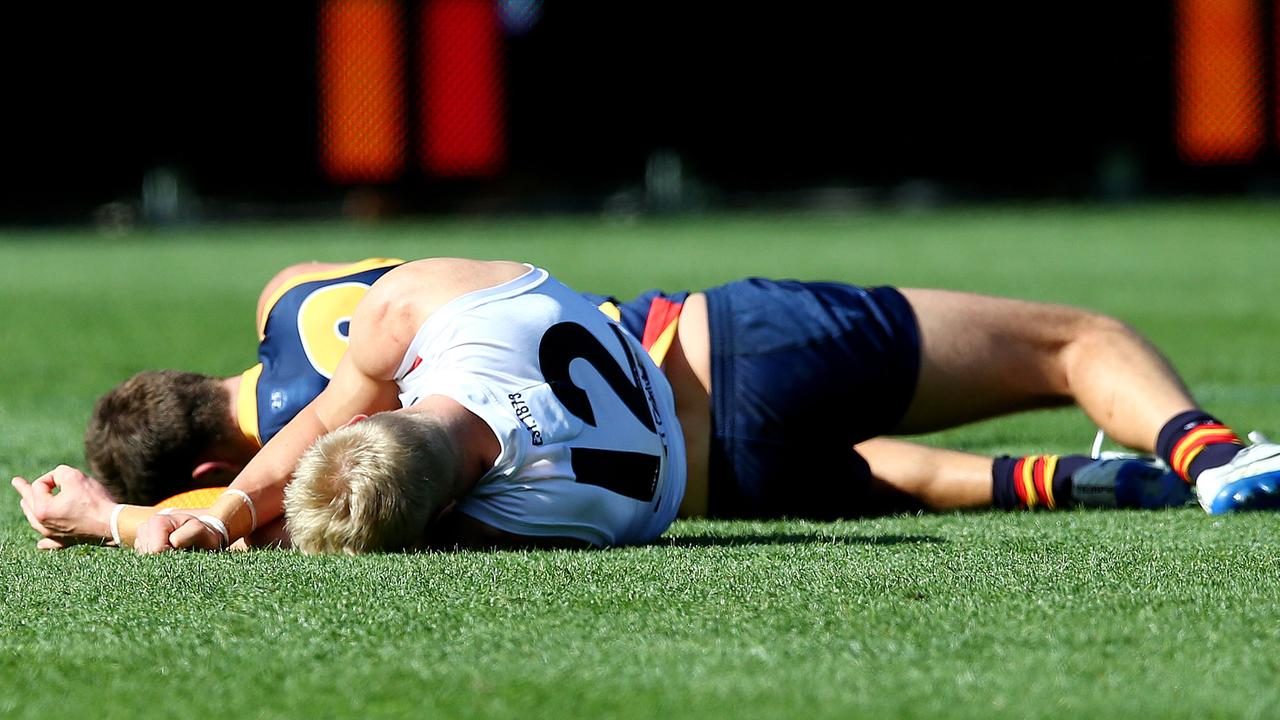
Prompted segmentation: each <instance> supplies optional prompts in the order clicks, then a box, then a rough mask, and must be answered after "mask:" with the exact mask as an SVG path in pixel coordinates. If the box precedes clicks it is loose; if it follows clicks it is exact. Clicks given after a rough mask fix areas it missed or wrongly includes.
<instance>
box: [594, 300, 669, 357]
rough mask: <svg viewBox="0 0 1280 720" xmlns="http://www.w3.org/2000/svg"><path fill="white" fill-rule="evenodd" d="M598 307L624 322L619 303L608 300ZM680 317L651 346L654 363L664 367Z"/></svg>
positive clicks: (615, 319) (610, 316) (612, 318)
mask: <svg viewBox="0 0 1280 720" xmlns="http://www.w3.org/2000/svg"><path fill="white" fill-rule="evenodd" d="M596 309H598V310H599V311H600V312H602V313H604V314H605V317H607V318H609V319H610V320H612V321H614V322H622V311H621V310H619V309H618V306H617V305H614V304H613V303H611V302H609V301H608V300H606V301H604V302H602V303H600V304H599V305H597V306H596ZM678 319H679V318H677V319H676V320H672V321H671V324H670V325H667V327H666V328H664V329H663V331H662V334H661V335H659V336H658V339H657V340H654V341H653V345H651V346H649V350H648V351H649V357H650V358H651V359H652V360H653V364H654V365H657V366H658V367H662V360H663V358H665V357H666V356H667V351H668V350H670V349H671V342H672V341H673V340H675V338H676V325H678V324H679V323H678V322H677V321H678Z"/></svg>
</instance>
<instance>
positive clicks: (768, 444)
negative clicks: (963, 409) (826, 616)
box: [706, 278, 920, 519]
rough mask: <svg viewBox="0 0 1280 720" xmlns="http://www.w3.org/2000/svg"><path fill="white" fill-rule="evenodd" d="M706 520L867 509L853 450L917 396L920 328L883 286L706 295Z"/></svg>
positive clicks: (759, 286) (884, 429)
mask: <svg viewBox="0 0 1280 720" xmlns="http://www.w3.org/2000/svg"><path fill="white" fill-rule="evenodd" d="M706 296H707V312H708V316H709V321H710V332H711V395H712V397H711V414H712V437H711V458H710V468H709V476H710V477H709V481H710V488H709V515H711V516H712V517H720V518H769V517H783V516H786V517H804V518H813V519H833V518H839V517H855V516H858V515H861V514H865V513H866V512H867V509H868V508H867V504H866V503H867V490H868V484H869V482H870V479H871V474H870V470H869V469H868V467H867V463H866V461H865V460H863V459H862V457H861V456H860V455H858V453H856V452H855V451H854V450H853V445H854V444H856V443H858V442H861V441H863V440H867V439H869V438H873V437H876V436H878V435H884V434H887V433H889V432H891V431H892V430H893V429H894V428H895V427H896V426H897V425H898V423H899V422H900V421H901V420H902V417H903V415H904V414H905V413H906V411H907V407H908V405H909V404H910V403H911V398H912V396H913V395H914V393H915V388H916V381H917V377H918V375H919V371H920V331H919V326H918V325H917V323H916V317H915V313H914V312H913V311H912V310H911V306H910V304H909V303H908V302H907V300H906V298H904V297H903V296H902V293H900V292H898V291H897V290H895V289H894V288H891V287H877V288H860V287H855V286H852V285H844V284H840V283H802V282H797V281H791V280H784V281H773V280H763V279H759V278H752V279H748V280H739V281H737V282H732V283H729V284H727V285H722V286H720V287H717V288H713V289H711V290H707V291H706Z"/></svg>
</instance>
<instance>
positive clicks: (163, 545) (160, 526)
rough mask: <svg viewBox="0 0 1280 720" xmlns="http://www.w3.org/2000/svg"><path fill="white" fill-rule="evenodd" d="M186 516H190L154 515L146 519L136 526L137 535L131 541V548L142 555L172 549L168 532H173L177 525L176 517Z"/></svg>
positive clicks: (184, 516) (183, 516)
mask: <svg viewBox="0 0 1280 720" xmlns="http://www.w3.org/2000/svg"><path fill="white" fill-rule="evenodd" d="M186 517H190V516H189V515H156V516H154V517H152V518H151V519H149V520H147V521H146V522H145V523H143V524H142V526H141V527H139V528H138V535H137V537H136V538H134V541H133V549H134V550H137V551H138V552H140V553H142V554H144V555H154V554H156V553H162V552H165V551H167V550H172V549H173V546H172V545H170V544H169V533H171V532H173V531H174V529H175V528H176V527H177V525H178V519H180V518H186Z"/></svg>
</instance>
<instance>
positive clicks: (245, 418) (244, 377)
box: [236, 363, 262, 447]
mask: <svg viewBox="0 0 1280 720" xmlns="http://www.w3.org/2000/svg"><path fill="white" fill-rule="evenodd" d="M261 376H262V363H258V364H257V365H254V366H253V367H251V368H249V369H248V370H245V371H244V373H242V374H241V375H240V393H239V394H238V395H237V396H236V419H237V421H239V423H240V432H242V433H244V436H245V437H247V438H249V439H251V440H253V441H254V442H256V443H258V447H262V437H261V436H260V435H258V378H259V377H261Z"/></svg>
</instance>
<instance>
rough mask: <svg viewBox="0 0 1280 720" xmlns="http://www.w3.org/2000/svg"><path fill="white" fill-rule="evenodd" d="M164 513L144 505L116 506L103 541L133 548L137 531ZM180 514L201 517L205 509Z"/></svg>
mask: <svg viewBox="0 0 1280 720" xmlns="http://www.w3.org/2000/svg"><path fill="white" fill-rule="evenodd" d="M162 512H166V511H165V510H161V509H160V508H157V507H151V506H146V505H124V504H121V505H117V506H115V508H113V509H112V511H111V519H110V521H109V525H108V526H107V528H108V529H107V533H109V534H106V535H104V537H103V540H107V541H111V542H114V543H115V544H116V545H118V546H120V547H125V548H131V547H133V544H134V542H135V541H136V540H137V539H138V531H139V530H140V529H141V528H142V526H143V525H145V524H147V521H148V520H150V519H151V518H152V517H154V516H156V515H158V514H160V513H162ZM180 512H182V513H186V514H190V515H201V514H204V513H207V512H208V510H206V509H202V508H201V509H197V508H183V509H182V510H181V511H180Z"/></svg>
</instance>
